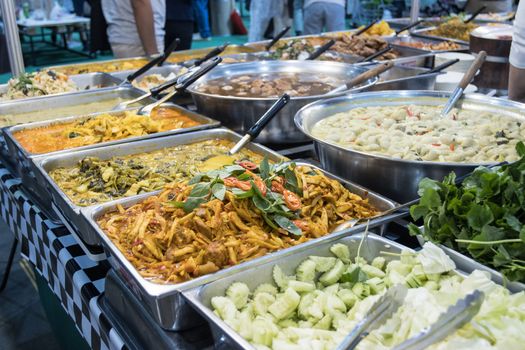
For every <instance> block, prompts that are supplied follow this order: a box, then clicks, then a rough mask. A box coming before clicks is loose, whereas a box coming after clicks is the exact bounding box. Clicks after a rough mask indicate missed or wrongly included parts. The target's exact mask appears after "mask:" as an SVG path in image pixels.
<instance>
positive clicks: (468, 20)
mask: <svg viewBox="0 0 525 350" xmlns="http://www.w3.org/2000/svg"><path fill="white" fill-rule="evenodd" d="M486 8H487V6H481V7H480V8H479V9H477V10H476V11H475V12H474V13H473V14H472V16H470V18H469V19H467V20H466V21H464V22H463V23H468V22H471V21H473V20H474V19H475V18H476V17H478V15H479V14H480V13H481V11H483V10H484V9H486Z"/></svg>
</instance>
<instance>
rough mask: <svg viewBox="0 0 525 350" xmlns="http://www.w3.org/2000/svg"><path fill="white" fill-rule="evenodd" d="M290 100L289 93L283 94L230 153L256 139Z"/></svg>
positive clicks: (237, 150) (232, 153)
mask: <svg viewBox="0 0 525 350" xmlns="http://www.w3.org/2000/svg"><path fill="white" fill-rule="evenodd" d="M288 102H290V96H289V95H288V94H283V95H282V96H281V97H280V98H279V99H278V100H277V101H276V102H275V103H274V104H273V105H272V106H271V107H270V109H268V110H267V111H266V113H264V114H263V116H262V117H261V118H259V120H257V121H256V122H255V124H253V126H252V127H251V128H250V129H249V130H248V131H247V132H246V135H244V136H243V137H242V139H240V140H239V142H237V143H236V144H235V145H234V146H233V147H232V148H231V149H230V151H229V152H228V155H230V156H231V155H234V154H235V153H237V152H239V150H240V149H241V148H243V147H244V146H246V144H247V143H249V142H250V141H251V140H253V139H255V138H256V137H257V136H259V134H260V133H261V131H262V130H263V129H264V127H265V126H266V125H268V123H269V122H270V120H272V119H273V118H274V117H275V116H276V115H277V113H279V112H280V111H281V109H283V107H284V106H286V105H287V104H288Z"/></svg>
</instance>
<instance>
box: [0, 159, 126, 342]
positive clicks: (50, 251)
mask: <svg viewBox="0 0 525 350" xmlns="http://www.w3.org/2000/svg"><path fill="white" fill-rule="evenodd" d="M0 201H1V203H0V210H1V215H2V218H3V219H4V220H5V222H6V223H7V224H8V225H9V227H10V229H11V232H12V233H14V234H15V235H16V237H17V238H18V240H19V242H20V245H21V251H22V255H23V256H24V257H26V258H27V259H28V260H29V261H30V262H31V263H32V264H34V266H35V267H36V270H37V271H38V273H40V274H41V275H42V277H43V278H44V279H45V280H46V281H47V283H48V285H49V288H50V289H51V290H52V291H53V292H54V293H55V294H56V295H57V297H58V298H59V300H60V302H61V303H62V306H63V307H64V309H65V310H66V312H67V313H68V314H69V316H70V317H71V318H72V319H73V321H74V322H75V324H76V326H77V328H78V330H79V331H80V333H81V334H82V336H83V337H84V338H85V339H86V341H87V343H88V344H89V345H90V346H91V348H92V349H95V350H98V349H102V350H105V349H127V347H126V345H125V344H124V342H123V340H122V338H121V337H120V336H119V334H118V333H117V332H116V331H115V329H113V328H112V326H111V324H110V323H109V321H108V319H107V318H106V316H105V315H104V314H103V313H102V311H101V310H100V308H99V306H98V303H97V299H98V297H99V296H100V294H101V293H103V292H104V279H105V276H106V273H107V272H108V269H109V263H108V262H107V260H102V261H93V260H91V259H90V258H89V257H88V256H86V255H85V253H84V251H83V250H82V248H81V247H80V246H79V245H78V243H77V241H76V240H75V238H74V237H73V236H72V235H71V234H70V233H69V231H68V230H67V229H66V228H65V226H62V225H56V224H54V223H53V222H51V221H49V220H47V218H46V216H45V215H44V213H42V211H41V210H40V209H39V208H38V206H37V205H35V204H34V203H32V201H31V200H30V199H29V198H28V196H27V195H25V194H24V191H23V190H22V187H21V181H20V179H17V178H15V177H14V176H13V174H12V173H11V172H10V171H9V170H8V169H6V168H5V167H4V166H3V165H2V164H1V163H0Z"/></svg>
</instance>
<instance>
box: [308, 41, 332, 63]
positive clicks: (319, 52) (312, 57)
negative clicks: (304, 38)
mask: <svg viewBox="0 0 525 350" xmlns="http://www.w3.org/2000/svg"><path fill="white" fill-rule="evenodd" d="M334 44H335V41H334V40H333V39H332V40H330V41H329V42H327V43H326V44H324V45H323V46H321V47H319V48H318V49H317V50H315V51H314V52H312V53H311V54H310V56H308V58H307V59H306V60H308V61H311V60H315V59H316V58H317V57H319V56H321V55H322V54H323V53H325V52H326V51H328V49H329V48H331V47H332V46H333V45H334Z"/></svg>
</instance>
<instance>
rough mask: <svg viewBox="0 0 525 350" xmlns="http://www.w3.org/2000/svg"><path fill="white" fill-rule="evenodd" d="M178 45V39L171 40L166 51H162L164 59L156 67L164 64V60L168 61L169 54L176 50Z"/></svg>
mask: <svg viewBox="0 0 525 350" xmlns="http://www.w3.org/2000/svg"><path fill="white" fill-rule="evenodd" d="M179 44H180V39H179V38H175V40H173V41H172V42H171V44H169V46H168V47H167V48H166V50H164V58H163V59H162V61H160V62H159V63H158V64H157V66H159V67H160V66H162V65H163V64H164V62H166V60H167V59H168V57H170V55H171V53H172V52H173V51H174V50H175V49H176V48H177V46H179Z"/></svg>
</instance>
